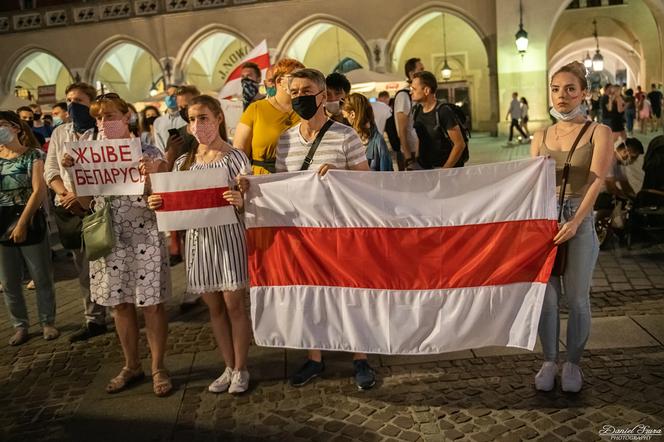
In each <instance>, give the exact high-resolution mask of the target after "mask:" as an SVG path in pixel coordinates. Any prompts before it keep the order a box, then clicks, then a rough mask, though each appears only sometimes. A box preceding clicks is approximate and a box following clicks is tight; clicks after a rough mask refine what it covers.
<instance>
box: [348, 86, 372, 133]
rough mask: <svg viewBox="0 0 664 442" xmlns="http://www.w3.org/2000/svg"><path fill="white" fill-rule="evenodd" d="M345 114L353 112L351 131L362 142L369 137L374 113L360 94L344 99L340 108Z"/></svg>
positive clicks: (367, 101) (369, 104)
mask: <svg viewBox="0 0 664 442" xmlns="http://www.w3.org/2000/svg"><path fill="white" fill-rule="evenodd" d="M342 109H343V110H344V111H345V112H355V120H354V121H353V124H352V126H353V129H355V132H357V134H358V135H359V136H360V138H361V139H362V141H366V140H368V139H369V138H370V137H371V129H372V127H373V125H374V124H375V123H374V113H373V108H372V107H371V103H369V100H367V97H365V96H364V95H362V94H358V93H354V94H350V95H349V96H347V97H346V100H345V101H344V106H343V108H342Z"/></svg>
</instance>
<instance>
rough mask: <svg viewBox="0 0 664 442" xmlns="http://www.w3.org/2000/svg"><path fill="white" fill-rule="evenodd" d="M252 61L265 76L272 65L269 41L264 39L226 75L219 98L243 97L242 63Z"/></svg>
mask: <svg viewBox="0 0 664 442" xmlns="http://www.w3.org/2000/svg"><path fill="white" fill-rule="evenodd" d="M248 61H251V62H253V63H256V64H257V65H258V69H260V70H261V75H262V76H263V78H265V72H266V71H267V68H268V67H270V52H269V51H268V49H267V41H266V40H263V41H262V42H260V43H259V44H258V46H256V47H255V48H253V49H252V50H251V51H249V53H248V54H247V56H246V57H244V58H243V59H242V60H241V61H240V62H239V63H238V65H237V66H236V67H235V69H233V70H232V71H231V73H230V74H228V77H226V83H224V87H222V88H221V91H220V92H219V100H227V99H229V98H232V97H242V76H241V74H242V65H243V64H245V63H246V62H248Z"/></svg>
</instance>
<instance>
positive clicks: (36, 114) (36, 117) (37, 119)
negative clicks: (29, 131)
mask: <svg viewBox="0 0 664 442" xmlns="http://www.w3.org/2000/svg"><path fill="white" fill-rule="evenodd" d="M32 116H33V117H34V118H35V121H39V119H40V118H41V114H39V113H34V114H32Z"/></svg>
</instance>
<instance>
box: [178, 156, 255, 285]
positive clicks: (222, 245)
mask: <svg viewBox="0 0 664 442" xmlns="http://www.w3.org/2000/svg"><path fill="white" fill-rule="evenodd" d="M185 160H186V155H183V156H181V157H180V158H178V160H177V161H176V162H175V167H174V169H175V170H180V168H181V166H182V164H183V163H184V161H185ZM222 167H223V168H226V169H227V171H228V176H229V177H230V179H232V180H233V182H234V181H235V177H237V176H238V175H239V174H240V172H241V171H242V170H245V171H251V164H250V163H249V159H248V158H247V156H246V155H245V154H244V152H242V151H240V150H237V149H233V150H231V152H229V153H228V154H226V155H224V156H223V157H222V158H221V159H219V160H217V161H215V162H212V163H194V164H192V165H191V167H190V170H202V169H211V168H222ZM236 216H237V214H236ZM185 263H186V267H187V292H188V293H211V292H222V291H231V290H240V289H243V288H246V287H248V285H249V276H248V270H247V241H246V237H245V229H244V221H243V219H242V217H241V216H237V222H236V223H234V224H225V225H222V226H214V227H203V228H198V229H190V230H187V233H186V235H185Z"/></svg>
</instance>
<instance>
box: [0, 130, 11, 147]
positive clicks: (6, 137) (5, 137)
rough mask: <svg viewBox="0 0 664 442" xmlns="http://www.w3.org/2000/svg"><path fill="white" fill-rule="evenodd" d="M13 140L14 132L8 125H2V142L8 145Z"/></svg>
mask: <svg viewBox="0 0 664 442" xmlns="http://www.w3.org/2000/svg"><path fill="white" fill-rule="evenodd" d="M12 141H14V132H12V130H11V129H10V128H8V127H7V126H0V144H2V145H3V146H6V145H8V144H9V143H11V142H12Z"/></svg>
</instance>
